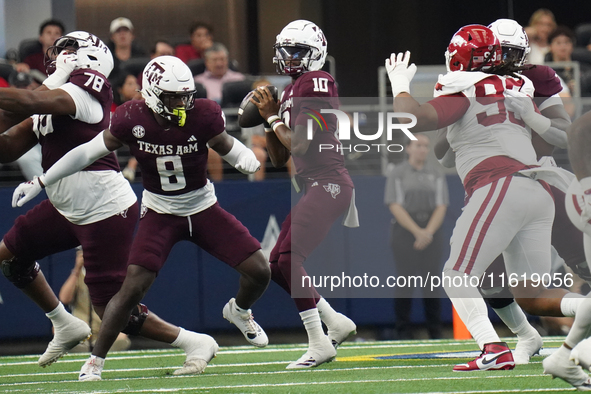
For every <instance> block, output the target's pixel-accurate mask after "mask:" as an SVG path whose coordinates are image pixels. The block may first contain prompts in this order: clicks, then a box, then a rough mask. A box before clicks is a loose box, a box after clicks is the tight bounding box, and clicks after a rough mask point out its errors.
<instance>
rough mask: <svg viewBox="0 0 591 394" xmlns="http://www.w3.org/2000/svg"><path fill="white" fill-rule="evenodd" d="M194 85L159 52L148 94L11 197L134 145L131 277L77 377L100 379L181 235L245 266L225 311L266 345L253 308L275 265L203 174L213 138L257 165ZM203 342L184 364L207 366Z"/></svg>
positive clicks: (221, 148) (146, 79)
mask: <svg viewBox="0 0 591 394" xmlns="http://www.w3.org/2000/svg"><path fill="white" fill-rule="evenodd" d="M194 92H195V82H194V80H193V75H192V74H191V70H190V69H189V67H188V66H187V65H186V64H185V63H183V62H182V61H181V60H180V59H178V58H176V57H174V56H160V57H157V58H155V59H153V60H151V61H150V62H149V63H148V64H147V65H146V67H145V69H144V72H143V83H142V90H141V93H142V96H143V98H144V100H132V101H128V102H126V103H124V104H123V105H121V106H119V107H118V108H117V110H116V111H115V113H114V114H113V117H112V119H111V126H110V128H109V129H107V130H105V131H103V132H102V133H101V134H99V135H98V136H96V137H95V138H94V139H93V140H91V141H90V142H88V143H86V144H84V145H82V146H80V147H78V148H76V149H73V150H72V151H71V152H69V153H68V154H67V155H66V156H64V158H63V159H62V160H60V161H59V162H57V163H56V164H55V165H54V166H53V167H51V168H50V169H49V170H47V172H46V173H45V174H44V175H42V176H41V177H40V178H38V179H35V180H34V181H33V182H30V183H24V184H21V185H20V186H19V188H17V189H19V190H17V191H15V201H17V202H19V204H20V205H22V204H23V203H25V202H26V201H27V200H29V199H30V198H31V197H32V196H35V195H36V194H38V193H39V191H40V190H41V187H43V185H45V186H48V187H49V185H54V184H59V182H61V179H62V178H63V177H65V176H69V175H70V174H72V173H73V172H76V171H78V170H79V169H81V168H85V167H86V166H87V165H88V164H89V163H93V162H95V160H99V161H100V160H102V159H100V158H101V157H104V156H107V157H108V155H110V154H111V152H112V151H113V150H115V149H117V148H119V147H121V146H122V145H123V144H127V145H128V146H129V148H130V151H131V153H132V155H133V156H134V157H135V158H136V159H137V160H138V163H139V165H140V167H141V169H142V181H143V185H144V192H143V196H142V212H141V220H140V224H139V229H138V231H137V234H136V237H135V239H134V242H133V245H132V247H131V253H130V257H129V266H128V269H127V275H126V277H125V281H124V282H123V285H122V286H121V290H120V291H119V292H118V293H117V294H116V295H115V296H114V297H113V298H112V300H111V301H110V302H109V304H108V305H107V308H106V310H105V313H104V316H103V322H102V325H101V331H100V333H99V338H98V340H97V342H96V345H95V348H94V349H93V353H92V356H91V357H90V359H89V360H88V361H87V362H86V363H85V365H84V366H83V367H82V370H81V372H80V377H79V379H80V380H100V378H101V371H102V368H103V365H104V359H105V357H106V355H107V352H108V350H109V348H110V347H111V345H112V344H113V342H114V340H115V339H116V337H117V335H118V334H119V332H120V331H121V330H122V329H123V327H124V326H125V324H126V322H127V320H129V316H130V313H131V311H132V309H133V308H134V306H135V305H137V304H138V303H139V302H140V301H141V299H142V298H143V297H144V295H145V293H146V292H147V291H148V289H149V288H150V286H151V284H152V283H153V281H154V280H155V279H156V276H157V274H158V271H159V270H160V269H161V268H162V266H163V265H164V263H165V261H166V258H167V257H168V254H169V253H170V250H171V249H172V247H173V246H174V244H176V243H177V242H179V241H182V240H188V241H191V242H193V243H195V244H196V245H198V246H200V247H201V248H202V249H204V250H205V251H207V252H209V253H210V254H212V255H213V256H215V257H217V258H218V259H220V260H221V261H223V262H225V263H226V264H228V265H230V266H231V267H233V268H235V269H236V270H237V271H238V272H240V274H241V275H242V276H241V278H240V289H239V290H238V293H237V295H236V298H235V299H234V298H232V299H231V300H230V301H229V302H228V303H227V304H226V306H225V307H224V310H223V315H224V318H226V319H227V320H229V321H230V322H232V323H233V324H235V325H236V326H237V327H238V328H240V330H241V331H242V333H243V334H244V336H245V337H246V339H247V340H248V341H249V342H250V343H251V344H253V345H255V346H258V347H264V346H266V345H267V343H268V339H267V335H266V334H265V332H264V331H263V330H262V329H261V327H260V326H259V325H258V324H257V323H256V322H255V321H254V319H253V317H252V313H251V311H250V307H251V306H252V305H253V304H254V302H255V301H256V300H258V299H259V297H260V296H261V295H262V294H263V292H264V291H265V289H266V288H267V285H268V283H269V280H270V277H271V272H270V269H269V265H268V263H267V262H266V260H265V257H264V255H263V253H262V251H261V250H260V249H261V246H260V244H259V242H258V241H257V240H256V239H255V238H254V237H252V236H251V235H250V233H249V232H248V230H247V229H246V228H245V227H244V226H243V225H242V223H240V222H239V221H238V220H237V219H236V218H235V217H234V216H232V215H231V214H229V213H228V212H226V211H225V210H224V209H222V208H221V207H220V206H219V204H218V203H217V198H216V195H215V191H214V187H213V184H212V183H211V182H210V181H209V180H208V179H207V177H206V168H207V155H208V146H209V147H211V148H212V149H214V150H215V151H216V152H218V153H219V154H220V155H221V156H222V157H223V158H224V159H225V160H226V161H228V162H229V163H230V164H231V165H232V166H234V167H235V168H236V169H238V170H240V171H242V172H244V173H247V174H251V173H254V172H256V171H257V170H258V169H259V167H260V163H259V162H258V161H257V160H256V157H255V155H254V153H253V152H252V151H251V150H250V149H248V148H246V147H245V146H244V145H243V144H242V143H241V142H240V141H238V140H236V139H235V138H233V137H231V136H229V135H228V134H227V133H226V132H225V119H224V115H223V113H222V110H221V108H220V106H219V105H218V104H216V103H215V102H213V101H211V100H207V99H198V100H194V99H193V94H194ZM95 163H96V162H95ZM65 179H67V178H65ZM19 198H20V200H19ZM213 344H215V341H214V342H213ZM202 350H203V351H204V352H208V356H207V357H199V358H195V359H191V360H189V359H187V362H186V363H185V369H192V370H193V371H194V373H200V372H202V371H203V369H204V368H205V367H206V365H207V363H208V362H209V361H210V360H211V358H213V356H214V355H215V352H216V351H217V345H215V346H213V347H208V348H205V347H203V349H202Z"/></svg>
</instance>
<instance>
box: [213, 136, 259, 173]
mask: <svg viewBox="0 0 591 394" xmlns="http://www.w3.org/2000/svg"><path fill="white" fill-rule="evenodd" d="M207 145H209V147H210V148H211V149H213V150H214V151H216V152H217V153H218V154H219V155H220V156H221V157H222V159H224V160H226V161H227V162H228V163H230V165H231V166H232V167H234V168H236V169H237V170H238V171H240V172H241V173H243V174H254V173H255V172H257V171H258V170H260V168H261V163H260V162H259V161H258V160H257V158H256V156H255V154H254V152H253V151H252V150H250V149H248V148H247V147H246V146H245V145H244V144H243V143H242V142H240V141H238V140H237V139H236V138H234V137H232V136H230V135H228V133H226V132H225V131H224V132H223V133H221V134H218V135H216V136H215V137H213V138H212V139H210V140H209V141H208V142H207Z"/></svg>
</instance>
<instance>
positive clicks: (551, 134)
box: [540, 126, 568, 149]
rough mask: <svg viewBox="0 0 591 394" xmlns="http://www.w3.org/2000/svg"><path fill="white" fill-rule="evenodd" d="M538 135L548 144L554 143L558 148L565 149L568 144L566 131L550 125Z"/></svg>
mask: <svg viewBox="0 0 591 394" xmlns="http://www.w3.org/2000/svg"><path fill="white" fill-rule="evenodd" d="M540 137H542V139H543V140H544V141H546V142H547V143H549V144H550V145H554V146H556V147H558V148H560V149H566V148H567V146H568V136H567V135H566V131H564V130H560V129H558V128H556V127H553V126H550V128H549V129H548V130H547V131H546V132H545V133H543V134H540Z"/></svg>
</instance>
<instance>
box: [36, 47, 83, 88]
mask: <svg viewBox="0 0 591 394" xmlns="http://www.w3.org/2000/svg"><path fill="white" fill-rule="evenodd" d="M77 65H78V55H77V54H76V53H68V52H66V51H62V53H60V54H59V55H57V58H56V59H55V71H54V72H53V74H51V75H50V76H49V77H47V78H46V79H45V81H43V85H45V86H47V87H48V88H49V89H56V88H59V87H60V86H62V85H64V84H65V83H66V82H68V79H69V78H70V74H71V73H72V71H74V70H75V69H76V66H77Z"/></svg>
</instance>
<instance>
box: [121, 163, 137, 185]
mask: <svg viewBox="0 0 591 394" xmlns="http://www.w3.org/2000/svg"><path fill="white" fill-rule="evenodd" d="M121 174H122V175H123V178H125V179H127V180H128V181H129V182H133V181H134V180H135V170H134V169H133V168H130V167H125V168H124V169H123V171H121Z"/></svg>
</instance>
